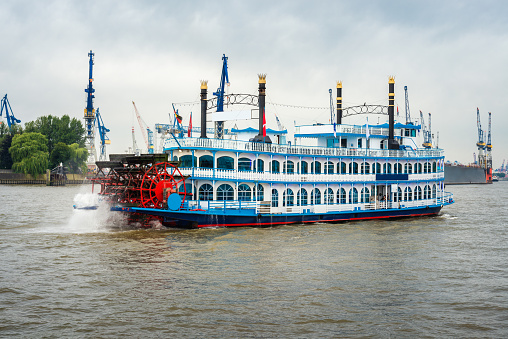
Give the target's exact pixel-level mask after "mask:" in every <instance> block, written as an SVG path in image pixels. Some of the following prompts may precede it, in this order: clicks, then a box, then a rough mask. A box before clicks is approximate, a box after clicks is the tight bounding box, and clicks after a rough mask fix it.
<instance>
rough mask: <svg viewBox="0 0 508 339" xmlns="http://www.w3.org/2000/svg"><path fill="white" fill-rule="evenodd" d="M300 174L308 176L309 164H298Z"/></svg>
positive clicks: (304, 162)
mask: <svg viewBox="0 0 508 339" xmlns="http://www.w3.org/2000/svg"><path fill="white" fill-rule="evenodd" d="M300 173H301V174H308V173H309V164H308V163H307V161H301V162H300Z"/></svg>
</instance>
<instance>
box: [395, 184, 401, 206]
mask: <svg viewBox="0 0 508 339" xmlns="http://www.w3.org/2000/svg"><path fill="white" fill-rule="evenodd" d="M401 200H402V188H400V187H397V192H396V193H395V195H394V196H393V201H395V202H397V201H401Z"/></svg>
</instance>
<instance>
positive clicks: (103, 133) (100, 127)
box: [95, 107, 111, 161]
mask: <svg viewBox="0 0 508 339" xmlns="http://www.w3.org/2000/svg"><path fill="white" fill-rule="evenodd" d="M95 121H96V122H97V129H98V130H99V136H100V138H101V147H100V155H99V160H101V161H105V160H106V145H109V144H111V141H110V140H109V138H108V137H107V135H106V133H107V132H109V129H107V128H106V126H104V122H103V121H102V117H101V114H100V113H99V107H97V111H96V112H95Z"/></svg>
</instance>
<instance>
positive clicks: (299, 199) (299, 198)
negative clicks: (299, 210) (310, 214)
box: [296, 188, 307, 206]
mask: <svg viewBox="0 0 508 339" xmlns="http://www.w3.org/2000/svg"><path fill="white" fill-rule="evenodd" d="M296 204H297V205H298V206H306V205H307V190H306V189H305V188H302V189H300V190H299V191H298V194H297V195H296Z"/></svg>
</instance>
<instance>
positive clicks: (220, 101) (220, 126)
mask: <svg viewBox="0 0 508 339" xmlns="http://www.w3.org/2000/svg"><path fill="white" fill-rule="evenodd" d="M226 84H227V85H229V74H228V57H227V56H226V54H223V55H222V73H221V77H220V85H219V88H217V92H214V93H213V95H215V96H216V97H217V112H224V87H225V85H226ZM216 130H217V139H222V138H223V137H224V121H217V128H216Z"/></svg>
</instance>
